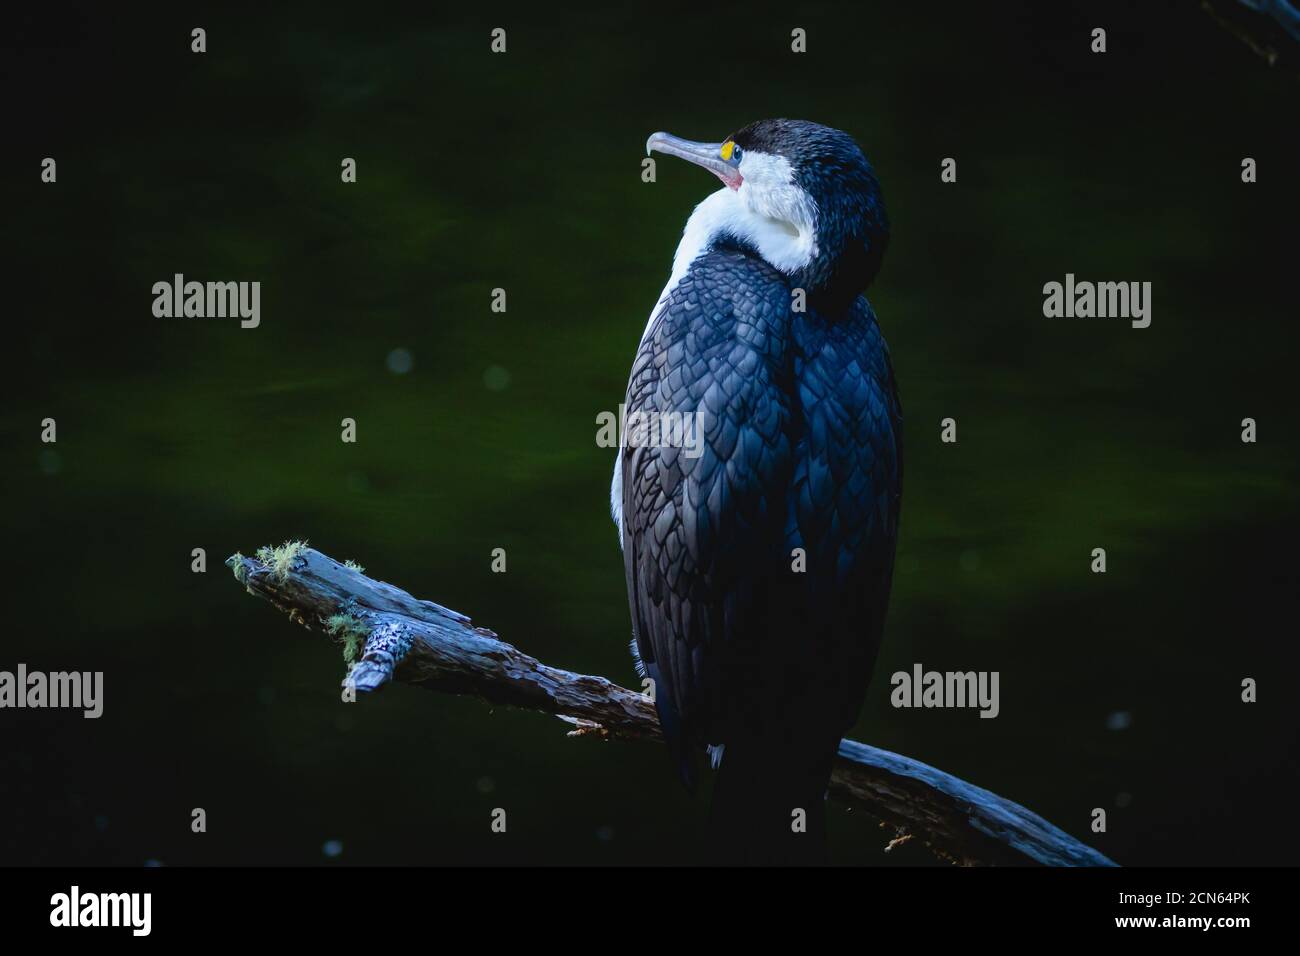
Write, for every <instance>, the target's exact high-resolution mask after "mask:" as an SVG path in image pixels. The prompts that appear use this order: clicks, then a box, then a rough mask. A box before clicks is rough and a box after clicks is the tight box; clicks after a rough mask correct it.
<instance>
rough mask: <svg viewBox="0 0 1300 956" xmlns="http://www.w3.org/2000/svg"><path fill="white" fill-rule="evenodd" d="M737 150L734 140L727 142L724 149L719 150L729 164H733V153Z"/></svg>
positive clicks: (723, 145) (723, 146)
mask: <svg viewBox="0 0 1300 956" xmlns="http://www.w3.org/2000/svg"><path fill="white" fill-rule="evenodd" d="M735 148H736V144H735V142H734V141H732V140H727V141H726V142H725V143H723V144H722V149H720V150H718V152H719V153H720V154H721V155H722V158H723V159H725V160H726V161H727V162H731V151H732V150H733V149H735Z"/></svg>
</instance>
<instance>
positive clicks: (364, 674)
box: [226, 543, 1115, 866]
mask: <svg viewBox="0 0 1300 956" xmlns="http://www.w3.org/2000/svg"><path fill="white" fill-rule="evenodd" d="M226 563H227V564H228V565H229V566H230V567H231V569H232V570H233V571H234V574H235V577H236V578H237V579H238V580H239V581H240V582H241V583H242V584H244V585H245V587H247V589H248V592H249V593H250V594H254V595H256V596H258V597H261V598H265V599H266V600H268V601H270V602H271V603H272V604H274V605H275V606H276V607H278V608H280V609H281V610H283V611H285V612H287V613H288V615H289V617H290V619H291V620H294V621H297V622H298V623H300V624H303V625H305V626H306V627H307V628H308V629H310V630H313V631H319V632H322V633H325V634H328V635H331V636H334V637H335V638H337V639H340V640H342V641H343V642H344V644H345V645H346V646H350V647H351V648H352V650H353V652H354V653H353V655H352V656H354V657H355V656H357V652H359V660H356V661H355V662H354V663H353V665H352V667H351V669H350V670H349V672H348V675H347V677H346V678H345V679H344V686H345V687H348V686H351V687H353V688H355V690H356V691H359V692H369V691H375V690H378V689H380V688H381V687H383V686H384V685H385V684H387V683H388V682H390V681H393V680H396V681H401V682H403V683H408V684H416V685H418V686H420V687H424V688H426V689H429V690H439V691H444V692H448V693H453V694H472V695H475V696H477V697H481V698H483V699H484V700H487V701H491V702H493V703H497V704H508V705H511V706H514V707H522V708H526V709H529V710H538V711H542V712H543V713H548V714H554V715H555V716H557V717H560V718H561V719H562V720H565V721H566V722H568V723H569V724H570V726H571V729H570V731H569V734H570V736H586V735H594V736H602V737H618V738H627V739H644V740H661V739H662V738H661V737H660V731H659V718H658V716H657V715H656V713H655V708H654V704H653V703H652V702H651V700H650V698H648V697H646V696H644V695H642V694H639V693H637V692H636V691H632V690H628V689H627V688H625V687H620V686H618V685H617V684H614V683H611V682H610V681H608V680H606V679H605V678H603V677H593V676H589V675H585V674H575V673H573V672H571V671H566V670H561V669H559V668H555V667H549V666H547V665H546V664H543V663H541V662H540V661H538V660H537V659H536V658H534V657H530V656H529V655H527V654H525V653H523V652H522V651H520V650H519V649H517V648H515V647H512V646H511V645H509V644H507V643H505V642H504V641H502V640H501V639H500V638H498V637H497V636H496V635H495V634H493V633H492V632H491V631H489V630H487V629H485V628H481V627H475V626H474V625H473V624H472V623H471V622H470V619H469V618H467V617H465V616H464V615H463V614H459V613H457V612H456V611H452V610H449V609H448V608H445V607H442V606H440V605H438V604H434V603H433V602H432V601H421V600H417V599H416V598H413V597H412V596H411V595H410V594H407V593H406V592H405V591H402V590H400V589H398V588H395V587H393V586H392V585H390V584H385V583H383V582H382V581H376V580H374V579H373V578H369V577H366V575H365V574H363V573H362V571H361V569H359V568H357V567H355V566H354V565H351V564H350V563H349V564H340V563H339V562H338V561H335V560H334V559H333V558H330V557H328V556H327V555H325V554H322V553H321V552H319V551H316V550H313V549H311V548H308V547H306V546H305V545H303V544H300V543H286V544H285V545H284V546H282V547H281V548H276V549H270V548H264V549H262V550H261V551H260V552H259V553H258V557H257V558H248V557H244V556H243V555H240V554H236V555H234V556H233V557H231V558H230V559H229V560H228V561H227V562H226ZM831 794H832V796H834V797H836V798H838V799H842V800H845V801H848V802H850V803H853V804H856V805H859V806H861V807H862V808H863V809H865V810H866V811H867V812H869V813H870V814H872V815H873V816H875V817H877V818H879V819H880V820H881V821H883V822H884V823H885V824H887V825H890V826H892V827H894V828H895V829H896V831H897V835H896V838H895V839H893V840H892V841H891V843H890V847H892V846H894V845H896V844H898V843H901V842H905V841H906V840H907V839H910V838H912V837H913V836H914V837H916V838H918V839H920V840H921V841H922V842H924V843H925V844H926V845H927V846H929V847H930V848H931V849H932V850H934V851H935V852H936V853H937V854H939V855H940V856H941V857H942V858H944V859H947V860H950V861H952V862H956V863H963V864H971V865H978V864H1012V865H1015V864H1029V863H1042V864H1047V865H1053V866H1114V865H1115V864H1114V863H1112V862H1111V861H1110V860H1109V859H1107V858H1106V857H1105V856H1103V855H1102V854H1100V853H1098V852H1097V851H1096V850H1093V849H1091V848H1090V847H1087V846H1085V845H1084V844H1082V843H1080V842H1079V841H1078V840H1075V839H1074V838H1073V837H1071V836H1070V835H1069V834H1067V833H1065V832H1063V831H1062V830H1060V829H1058V828H1056V827H1054V826H1052V824H1050V823H1048V822H1047V821H1046V820H1044V819H1043V818H1042V817H1040V816H1038V815H1037V814H1034V813H1031V812H1030V811H1029V810H1026V809H1025V808H1024V807H1022V806H1020V805H1019V804H1017V803H1013V802H1012V801H1010V800H1007V799H1005V798H1003V797H999V796H998V795H996V794H994V793H990V792H989V791H987V790H984V789H981V788H980V787H976V786H974V785H973V784H969V783H967V782H965V781H964V780H959V779H958V778H956V777H954V776H952V775H951V774H947V773H944V772H943V771H941V770H936V769H935V768H934V767H930V766H927V765H926V764H923V763H920V762H919V761H916V760H911V759H909V758H908V757H903V756H900V755H899V754H895V753H890V752H889V751H887V750H879V749H877V748H875V747H870V746H868V745H866V744H862V743H858V742H857V741H854V740H847V739H846V740H842V741H840V750H839V757H838V759H837V761H836V765H835V769H834V774H833V776H832V778H831Z"/></svg>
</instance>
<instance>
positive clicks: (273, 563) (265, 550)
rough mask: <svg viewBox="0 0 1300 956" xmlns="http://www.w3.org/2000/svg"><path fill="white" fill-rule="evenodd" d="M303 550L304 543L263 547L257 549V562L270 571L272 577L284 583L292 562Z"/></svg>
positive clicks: (296, 542)
mask: <svg viewBox="0 0 1300 956" xmlns="http://www.w3.org/2000/svg"><path fill="white" fill-rule="evenodd" d="M305 550H307V542H306V541H286V542H285V543H284V544H282V545H280V546H279V547H278V548H273V547H271V546H270V545H263V546H262V547H260V548H258V549H257V560H259V561H261V562H262V563H263V564H265V565H266V566H267V567H268V568H270V569H271V575H272V577H274V578H275V579H276V580H277V581H279V582H281V583H284V580H285V579H286V578H287V577H288V576H289V572H290V571H292V570H293V562H294V561H295V560H296V559H297V558H298V556H299V555H301V554H302V553H303V552H304V551H305Z"/></svg>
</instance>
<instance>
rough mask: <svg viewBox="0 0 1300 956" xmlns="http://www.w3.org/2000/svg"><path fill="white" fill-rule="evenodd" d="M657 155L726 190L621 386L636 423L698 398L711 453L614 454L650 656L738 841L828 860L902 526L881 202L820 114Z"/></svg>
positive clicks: (692, 408)
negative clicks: (842, 762) (883, 318)
mask: <svg viewBox="0 0 1300 956" xmlns="http://www.w3.org/2000/svg"><path fill="white" fill-rule="evenodd" d="M646 149H647V152H649V151H658V152H660V153H666V154H668V155H671V156H678V157H680V158H682V159H685V160H687V161H689V162H692V163H695V164H696V165H698V166H702V167H704V168H705V169H707V170H709V171H710V172H712V173H714V174H715V175H716V176H717V177H718V178H719V179H721V180H722V183H723V187H722V188H721V189H719V190H718V191H717V192H715V193H713V194H712V195H710V196H708V197H707V198H706V199H705V200H704V201H703V202H701V203H700V204H699V205H698V206H697V207H696V208H695V211H694V212H693V213H692V215H691V217H690V219H689V220H688V221H687V223H686V228H685V231H684V233H683V236H682V240H681V243H680V245H679V246H678V247H677V253H676V256H675V257H674V259H673V268H672V274H671V276H670V277H669V279H668V284H667V286H666V287H665V288H664V291H663V294H662V295H661V296H660V297H659V301H658V303H656V305H655V307H654V310H653V311H652V313H651V316H650V320H649V323H648V324H647V326H646V329H645V332H644V334H643V335H642V338H641V344H640V346H639V347H638V349H637V353H636V359H635V361H634V363H633V365H632V373H631V376H630V378H629V381H628V386H627V397H626V416H627V420H631V419H632V416H633V414H634V413H639V414H640V415H642V416H650V417H653V416H663V415H665V413H679V414H683V415H690V414H692V413H697V412H702V413H703V417H702V419H700V422H701V426H702V429H703V433H702V437H703V443H702V445H701V446H700V448H699V449H697V452H698V453H697V454H695V455H694V456H692V455H690V454H687V452H686V450H684V449H683V448H681V447H665V443H660V444H659V445H658V446H657V445H655V444H651V443H645V442H643V443H639V444H637V443H627V444H625V445H624V446H623V447H622V448H620V451H619V457H618V461H617V462H616V465H615V468H614V481H613V487H612V489H611V495H610V499H611V502H610V503H611V508H612V511H613V514H614V519H615V522H616V524H617V525H618V528H619V534H620V538H621V542H622V545H623V554H624V565H625V568H626V572H627V589H628V600H629V603H630V606H631V612H632V626H633V651H634V653H635V654H636V655H637V657H638V662H639V666H640V667H641V668H642V669H643V671H644V674H645V675H647V676H649V677H650V678H651V679H652V680H653V681H654V690H655V702H656V706H657V708H658V711H659V717H660V720H661V723H662V725H663V730H664V734H665V736H666V738H667V740H668V744H669V748H670V751H671V753H672V756H673V759H674V761H675V762H676V764H677V767H678V769H679V772H680V773H681V776H682V778H683V780H684V781H685V782H686V784H687V786H688V787H693V786H694V781H695V769H694V764H695V758H696V755H697V753H699V752H700V751H701V750H703V749H704V748H706V747H707V748H708V752H709V754H710V755H711V757H712V758H713V762H714V764H715V766H717V767H718V778H717V783H716V785H715V791H714V803H713V811H712V816H713V821H712V822H713V826H714V828H715V832H717V833H718V835H719V841H720V847H721V848H722V850H723V852H724V853H727V854H729V855H731V856H732V858H734V859H739V860H748V861H755V862H758V861H773V860H782V859H800V858H816V857H817V856H819V855H820V853H821V852H822V847H821V844H822V842H823V840H824V837H823V836H822V834H823V832H824V819H825V806H824V800H825V792H826V787H827V782H828V779H829V776H830V770H831V763H832V760H833V758H834V755H835V751H836V747H837V744H838V742H839V740H840V738H841V736H842V735H843V734H844V733H845V732H846V731H847V730H848V729H849V727H850V726H851V725H852V724H853V723H854V721H855V720H856V718H857V716H858V713H859V710H860V708H861V705H862V700H863V697H864V695H865V693H866V688H867V684H868V682H869V681H870V678H871V671H872V668H873V666H874V664H875V659H876V654H877V650H878V648H879V645H880V641H881V634H882V630H883V626H884V618H885V609H886V605H887V604H888V601H889V591H890V583H891V580H892V576H893V566H894V547H895V542H896V540H897V537H898V520H899V500H900V490H901V482H902V443H901V434H900V427H901V415H900V409H899V401H898V396H897V392H896V389H895V385H894V375H893V371H892V369H891V366H890V360H889V353H888V350H887V348H886V345H885V340H884V338H883V337H882V336H881V333H880V329H879V327H878V326H877V324H876V318H875V315H874V313H873V312H872V309H871V306H870V304H868V302H867V300H866V298H865V297H864V296H863V295H862V292H863V290H864V289H865V288H866V287H867V286H868V285H869V284H870V283H871V281H872V279H873V278H874V277H875V275H876V273H877V271H878V270H879V268H880V263H881V258H882V256H883V255H884V252H885V247H886V245H887V243H888V239H889V225H888V221H887V218H886V215H885V207H884V203H883V200H882V198H881V194H880V187H879V184H878V182H877V180H876V176H875V173H874V172H873V171H872V168H871V166H870V165H869V164H868V162H867V160H866V157H865V156H863V154H862V151H861V150H860V149H859V148H858V146H857V144H856V143H855V142H854V141H853V140H852V138H850V137H849V136H848V135H846V134H845V133H843V132H840V131H839V130H836V129H831V128H829V127H826V126H820V125H818V124H816V123H810V122H804V121H798V120H784V119H776V120H763V121H761V122H757V123H754V124H752V125H750V126H746V127H745V128H744V129H742V130H740V131H739V132H737V133H735V134H733V135H731V136H729V137H727V138H726V139H725V140H723V141H722V142H721V143H696V142H690V141H687V140H683V139H679V138H678V137H676V136H671V135H669V134H667V133H655V134H654V135H652V136H651V137H650V138H649V140H648V141H647V142H646ZM643 420H644V419H643ZM800 811H802V817H801V816H800ZM800 819H803V820H805V821H806V827H807V829H806V831H805V832H803V833H800V832H798V831H799V829H800V828H799V827H798V825H797V821H799V820H800Z"/></svg>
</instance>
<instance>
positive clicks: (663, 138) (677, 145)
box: [645, 133, 744, 189]
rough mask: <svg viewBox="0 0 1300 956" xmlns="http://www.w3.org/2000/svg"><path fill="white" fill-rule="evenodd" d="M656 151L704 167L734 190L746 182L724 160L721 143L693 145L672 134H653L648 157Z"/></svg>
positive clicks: (646, 145)
mask: <svg viewBox="0 0 1300 956" xmlns="http://www.w3.org/2000/svg"><path fill="white" fill-rule="evenodd" d="M655 150H658V151H659V152H661V153H667V154H668V155H669V156H677V157H679V158H681V159H684V160H686V161H687V162H688V163H694V164H695V165H696V166H702V167H704V168H705V169H707V170H708V171H709V172H711V173H713V175H715V176H717V177H718V178H719V179H721V180H722V181H723V182H724V183H726V184H727V185H728V186H730V187H731V188H732V189H739V188H740V184H741V183H742V182H744V177H743V176H741V175H740V170H739V169H737V168H736V167H735V165H733V164H732V163H730V162H728V161H727V160H725V159H723V158H722V144H721V143H693V142H691V141H690V140H689V139H682V138H681V137H680V136H674V135H673V134H672V133H651V134H650V138H649V139H647V140H646V141H645V151H646V155H647V156H649V155H650V154H651V153H652V152H654V151H655Z"/></svg>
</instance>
